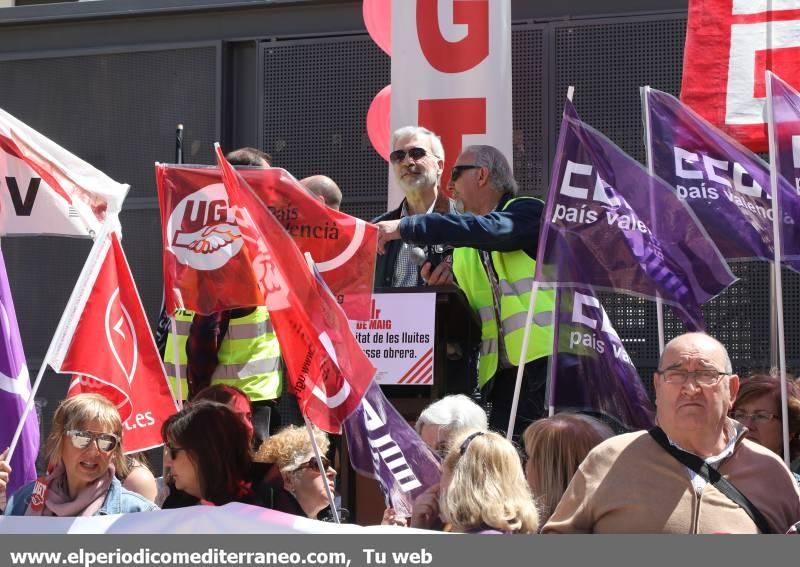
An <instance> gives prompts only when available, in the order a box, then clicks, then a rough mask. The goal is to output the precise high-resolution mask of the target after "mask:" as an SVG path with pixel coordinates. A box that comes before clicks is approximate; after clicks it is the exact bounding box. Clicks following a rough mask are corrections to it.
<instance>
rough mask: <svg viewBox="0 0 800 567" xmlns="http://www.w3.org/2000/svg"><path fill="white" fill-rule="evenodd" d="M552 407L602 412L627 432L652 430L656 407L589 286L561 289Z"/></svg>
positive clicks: (552, 380) (551, 384) (558, 300)
mask: <svg viewBox="0 0 800 567" xmlns="http://www.w3.org/2000/svg"><path fill="white" fill-rule="evenodd" d="M556 295H557V299H556V321H557V322H558V324H557V325H556V329H555V331H556V332H555V334H554V337H553V341H554V345H555V346H556V348H554V349H553V350H554V352H556V353H557V356H556V359H555V360H556V363H555V365H553V367H552V369H551V372H552V374H551V376H552V377H551V380H550V405H552V406H554V407H555V408H556V410H557V411H559V410H562V411H563V410H580V411H587V410H588V411H589V412H592V413H599V414H603V415H605V416H607V417H609V418H611V419H612V420H613V421H616V422H617V423H618V424H620V425H621V426H622V427H623V428H624V429H627V430H630V431H633V430H637V429H648V428H650V427H652V426H653V418H654V416H655V408H654V407H653V404H652V403H651V402H650V398H649V397H648V396H647V390H646V389H645V387H644V385H643V384H642V380H641V378H639V373H638V372H637V371H636V367H635V366H634V365H633V362H631V359H630V357H629V356H628V353H627V351H626V350H625V347H624V346H623V345H622V341H621V340H620V338H619V335H617V332H616V331H615V330H614V327H613V326H612V325H611V321H610V320H609V318H608V315H607V314H606V312H605V310H604V309H603V306H602V305H601V304H600V300H599V299H597V296H596V295H595V294H594V291H592V289H591V288H558V290H557V292H556Z"/></svg>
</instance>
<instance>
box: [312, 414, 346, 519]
mask: <svg viewBox="0 0 800 567" xmlns="http://www.w3.org/2000/svg"><path fill="white" fill-rule="evenodd" d="M303 420H304V421H305V422H306V429H307V430H308V437H309V438H310V439H311V447H313V449H314V457H316V459H317V466H318V467H319V474H321V475H322V476H323V478H324V480H323V482H322V484H323V485H325V494H327V495H328V502H330V503H331V514H332V515H333V519H334V521H335V522H336V523H337V524H341V523H342V522H341V520H340V519H339V510H337V509H336V502H335V501H334V499H333V492H331V487H330V485H329V484H328V474H327V473H328V470H327V469H326V468H325V466H324V465H323V464H322V455H321V454H320V452H319V445H317V439H316V437H314V429H313V428H312V427H311V422H310V421H309V420H308V416H306V414H303Z"/></svg>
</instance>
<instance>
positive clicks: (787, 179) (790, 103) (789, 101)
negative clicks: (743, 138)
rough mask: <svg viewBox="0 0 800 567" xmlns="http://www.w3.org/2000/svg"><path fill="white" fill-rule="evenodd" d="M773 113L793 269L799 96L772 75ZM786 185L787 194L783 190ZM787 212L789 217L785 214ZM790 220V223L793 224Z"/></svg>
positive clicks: (786, 254) (786, 248) (784, 244)
mask: <svg viewBox="0 0 800 567" xmlns="http://www.w3.org/2000/svg"><path fill="white" fill-rule="evenodd" d="M770 81H771V87H772V113H773V116H774V117H775V127H774V133H775V148H776V151H777V155H775V156H772V157H771V158H770V159H774V160H776V161H775V164H776V166H777V169H778V172H779V173H780V174H781V177H782V179H779V180H778V182H779V184H781V185H780V186H779V192H778V195H779V196H780V210H781V212H782V216H783V220H784V222H783V224H781V227H782V228H783V231H782V232H781V239H782V240H781V248H782V250H783V260H784V262H786V263H787V264H790V265H791V266H792V267H795V266H798V265H800V242H798V237H800V234H798V229H797V228H796V226H797V224H796V223H800V214H799V212H798V205H797V202H798V200H800V197H798V195H800V93H798V92H797V91H796V90H794V89H793V88H792V87H790V86H789V85H787V84H786V83H785V82H783V81H782V80H781V79H780V78H779V77H778V76H777V75H775V74H773V73H770ZM786 184H788V186H789V190H788V191H784V190H780V189H781V188H782V187H784V186H785V185H786ZM787 211H788V213H789V214H786V213H787ZM790 221H791V222H790Z"/></svg>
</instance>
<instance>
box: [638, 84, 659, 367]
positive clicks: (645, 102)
mask: <svg viewBox="0 0 800 567" xmlns="http://www.w3.org/2000/svg"><path fill="white" fill-rule="evenodd" d="M649 94H650V86H649V85H647V86H645V87H643V88H642V110H643V111H644V137H645V144H644V145H645V153H646V154H647V173H649V174H650V177H655V168H654V167H653V132H652V129H651V126H650V101H649V99H648V95H649ZM652 206H653V200H652V199H650V218H651V219H652V220H653V222H655V218H656V216H655V211H653V210H652ZM656 321H657V324H658V356H659V357H661V354H662V353H663V352H664V302H663V301H662V300H661V294H660V293H659V294H658V295H657V296H656Z"/></svg>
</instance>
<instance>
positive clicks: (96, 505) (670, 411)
mask: <svg viewBox="0 0 800 567" xmlns="http://www.w3.org/2000/svg"><path fill="white" fill-rule="evenodd" d="M653 380H654V385H655V390H656V404H657V423H658V426H657V427H655V428H653V429H652V430H650V431H635V432H629V433H624V434H620V435H615V434H614V431H613V430H612V429H611V428H610V427H609V426H608V425H606V424H605V423H604V422H603V421H601V420H599V419H597V418H595V417H592V416H588V415H584V414H579V413H563V414H556V415H554V416H551V417H545V418H542V419H539V420H536V421H534V422H533V423H532V424H530V425H528V426H527V428H526V429H525V431H524V432H523V435H522V440H523V443H522V447H520V446H518V445H517V444H515V443H513V442H512V441H509V440H508V439H506V438H505V437H504V436H503V435H501V434H499V433H497V432H495V431H491V430H490V428H489V424H488V421H487V416H486V413H485V411H484V410H483V409H482V408H481V407H479V406H478V405H477V404H476V403H475V402H473V401H472V400H471V399H470V398H468V397H467V396H463V395H456V396H448V397H446V398H443V399H441V400H439V401H437V402H435V403H434V404H432V405H431V406H429V407H428V408H426V409H425V410H424V411H423V412H422V413H421V414H420V416H419V418H418V419H417V423H416V429H417V431H418V432H419V433H420V437H421V440H422V441H424V443H425V444H426V445H427V446H428V447H429V449H430V450H431V452H433V453H435V454H436V455H439V456H440V458H441V466H442V475H441V481H440V482H439V483H438V484H436V485H433V486H430V487H427V489H426V490H425V491H424V492H423V493H422V494H420V495H419V496H418V497H417V498H416V500H415V502H414V506H413V512H412V515H411V517H410V518H399V517H397V515H396V514H394V512H393V511H392V510H391V509H388V510H387V513H385V514H384V522H383V523H387V524H396V525H410V526H412V527H417V528H425V529H431V530H444V531H451V532H463V533H478V534H535V533H544V534H549V533H759V532H760V533H791V532H793V531H794V530H795V529H796V528H795V526H796V524H798V522H800V490H798V482H800V481H799V480H798V478H799V477H797V476H796V475H793V473H792V472H791V471H790V468H789V467H787V466H786V464H785V463H784V462H783V459H782V458H781V452H782V448H783V434H782V429H781V427H780V422H781V418H780V411H779V407H780V405H779V399H780V395H779V393H780V381H779V379H778V378H777V377H775V376H772V375H754V376H751V377H749V378H745V379H740V378H739V377H738V376H737V375H736V374H734V373H733V369H732V368H731V364H730V360H729V358H728V355H727V351H726V349H725V347H724V346H723V345H722V344H720V343H719V342H718V341H716V340H715V339H713V338H712V337H710V336H709V335H706V334H702V333H689V334H685V335H680V336H678V337H676V338H675V339H673V340H672V341H671V342H670V343H668V344H667V346H666V348H665V350H664V353H663V355H662V357H661V360H660V364H659V369H658V370H657V371H656V373H655V375H654V377H653ZM788 394H789V398H788V399H789V422H790V429H789V432H790V433H789V435H790V440H789V441H790V443H789V444H790V446H791V447H793V451H795V450H796V449H797V445H798V443H800V397H798V389H797V386H796V385H795V384H793V383H790V387H789V392H788ZM251 419H252V415H251V412H250V403H249V400H248V399H247V396H246V394H245V393H244V392H243V391H241V390H239V389H237V388H235V387H232V386H229V385H213V386H209V387H208V388H206V389H205V390H203V391H201V392H200V393H199V394H198V395H197V396H196V398H195V399H193V400H191V401H190V402H188V403H187V404H186V405H185V406H184V407H183V409H182V410H180V411H179V412H177V413H176V414H174V415H173V416H171V417H170V418H169V419H168V420H167V421H166V422H164V424H163V427H162V438H163V441H164V470H165V474H164V475H163V476H161V477H159V478H158V479H155V478H153V479H152V481H151V483H150V484H152V486H148V483H147V482H146V481H145V482H142V481H141V479H139V485H138V486H140V487H142V488H143V489H144V490H138V491H134V490H129V489H127V488H125V486H124V485H123V481H124V479H126V478H128V477H129V476H130V471H131V464H130V458H128V457H126V456H125V455H123V453H122V444H121V441H122V435H123V428H122V422H121V420H120V416H119V413H118V411H117V409H116V407H115V406H114V405H113V404H112V403H111V402H109V401H108V400H107V399H106V398H104V397H102V396H100V395H97V394H80V395H77V396H74V397H71V398H69V399H67V400H64V401H63V402H62V403H61V405H60V406H59V408H58V410H57V411H56V413H55V416H54V419H53V424H52V429H51V431H50V434H49V436H48V438H47V443H46V448H45V452H46V455H47V461H48V466H47V470H46V472H45V474H43V475H42V476H41V477H39V478H38V479H37V480H35V481H34V482H31V483H29V484H27V485H25V486H23V487H22V488H20V489H19V490H18V491H17V492H16V493H15V494H12V495H8V499H7V503H6V506H5V512H4V513H5V514H6V515H25V516H94V515H102V514H127V513H133V512H148V511H153V510H157V509H158V508H159V507H161V508H180V507H185V506H194V505H215V506H220V505H224V504H227V503H229V502H241V503H245V504H251V505H255V506H262V507H266V508H270V509H274V510H278V511H281V512H285V513H288V514H294V515H297V516H303V517H308V518H321V517H322V515H323V514H324V513H325V510H326V509H327V508H329V503H330V498H331V495H332V494H333V493H334V491H335V489H336V484H335V479H336V471H335V470H334V468H333V467H332V466H331V462H330V461H329V459H328V457H327V456H326V455H327V454H328V452H329V444H330V442H329V439H328V436H327V435H326V434H325V433H323V432H321V431H319V430H316V429H315V430H313V435H314V442H313V443H312V440H311V437H310V435H309V430H307V429H306V428H305V427H299V426H293V425H290V426H287V427H285V428H283V429H281V430H279V431H278V432H276V433H274V434H272V435H271V436H270V437H269V438H268V439H266V440H265V441H263V442H261V443H260V444H259V445H258V447H256V446H255V445H256V443H255V442H254V430H253V425H252V422H251ZM751 426H752V427H751ZM315 446H316V447H315ZM796 456H797V455H796V453H795V452H793V453H792V457H793V458H795V457H796ZM794 464H795V465H797V464H798V463H794ZM135 466H136V467H146V465H143V464H141V463H139V462H137V464H136V465H135ZM9 473H10V467H9V465H8V463H7V462H5V461H4V460H0V493H4V492H5V487H6V483H7V481H8V477H9ZM143 492H146V493H147V494H155V495H156V496H155V497H154V498H153V499H152V500H151V499H150V498H148V497H145V496H144V495H143V494H142V493H143Z"/></svg>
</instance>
